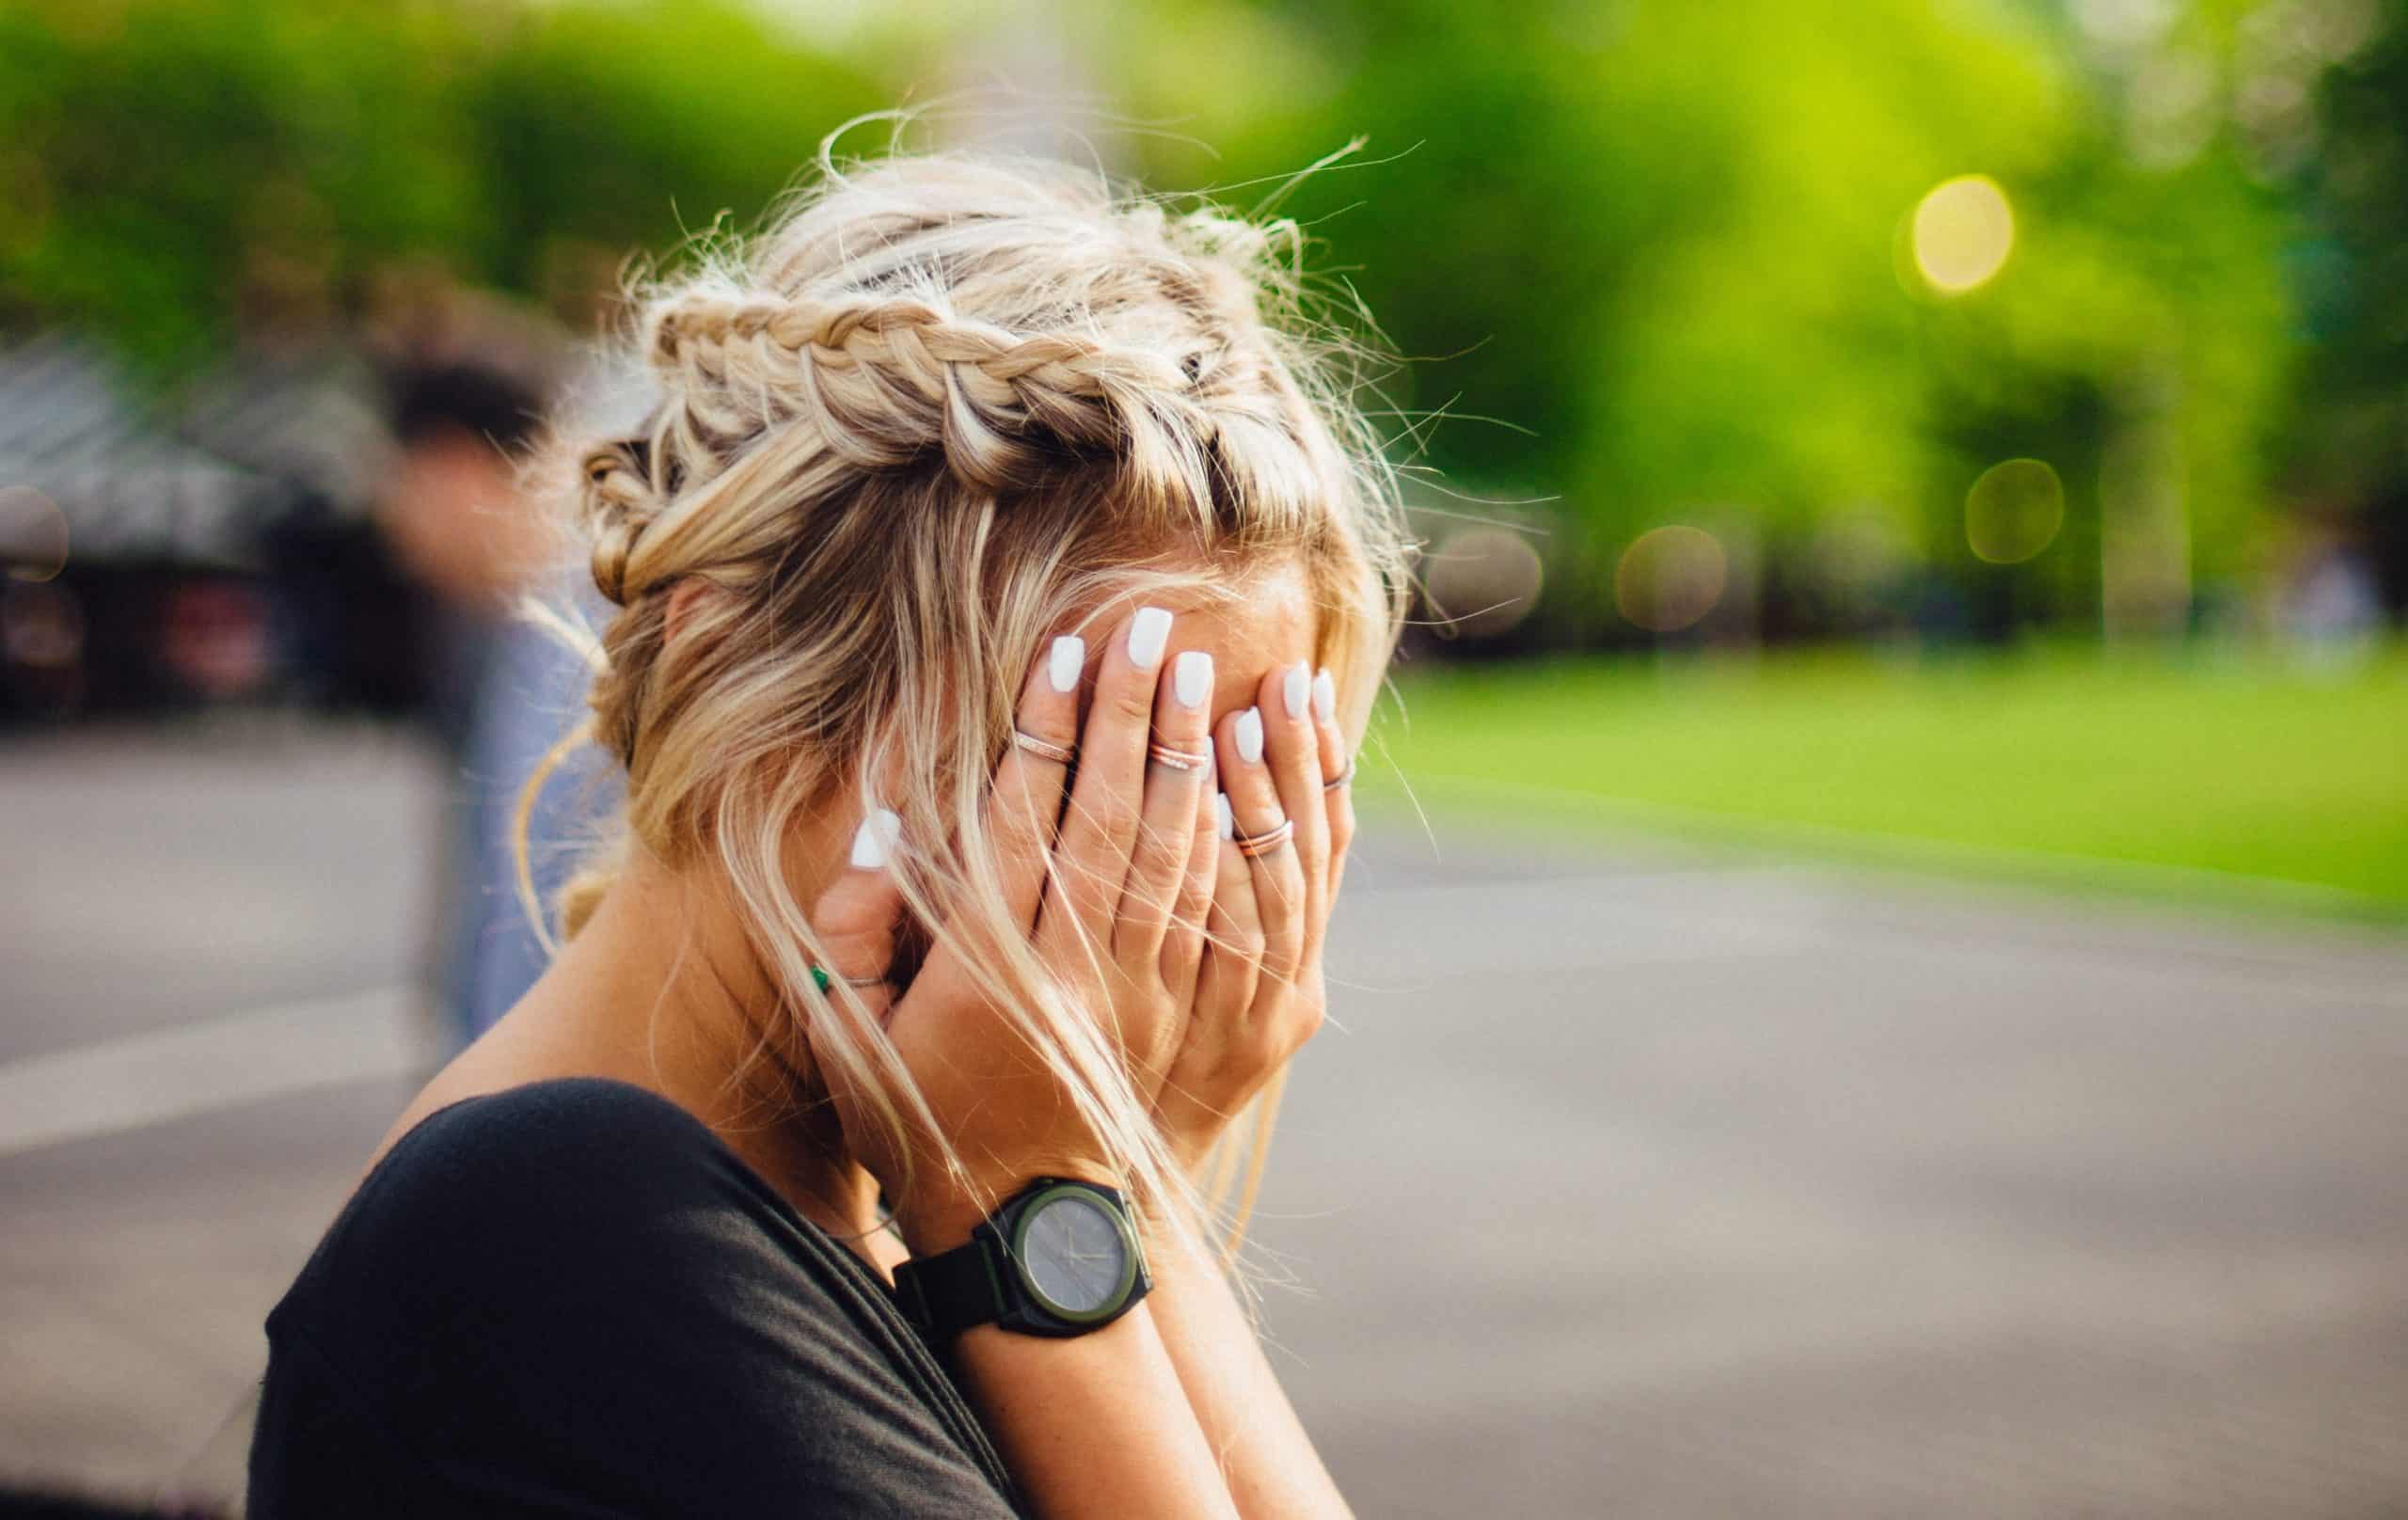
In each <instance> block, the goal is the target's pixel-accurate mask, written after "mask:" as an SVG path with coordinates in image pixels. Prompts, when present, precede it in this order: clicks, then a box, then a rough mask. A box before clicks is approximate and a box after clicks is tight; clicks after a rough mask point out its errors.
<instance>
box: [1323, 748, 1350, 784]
mask: <svg viewBox="0 0 2408 1520" xmlns="http://www.w3.org/2000/svg"><path fill="white" fill-rule="evenodd" d="M1354 780H1355V757H1354V756H1352V755H1349V756H1347V759H1346V768H1345V769H1343V770H1341V771H1339V773H1338V774H1337V775H1335V776H1332V777H1330V778H1329V780H1327V781H1325V782H1323V783H1322V784H1321V789H1322V790H1323V791H1324V792H1334V791H1336V790H1338V789H1339V787H1340V786H1346V785H1350V784H1353V783H1354Z"/></svg>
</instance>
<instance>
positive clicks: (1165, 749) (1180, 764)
mask: <svg viewBox="0 0 2408 1520" xmlns="http://www.w3.org/2000/svg"><path fill="white" fill-rule="evenodd" d="M1146 753H1147V754H1148V755H1149V756H1151V757H1152V759H1153V762H1154V763H1155V764H1156V765H1158V766H1164V767H1167V768H1170V769H1172V770H1196V769H1200V768H1203V767H1205V766H1208V765H1211V764H1212V752H1211V751H1209V750H1180V749H1175V748H1173V747H1172V746H1170V745H1167V744H1149V745H1147V746H1146Z"/></svg>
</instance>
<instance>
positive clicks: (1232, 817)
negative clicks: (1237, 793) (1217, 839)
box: [1212, 792, 1238, 839]
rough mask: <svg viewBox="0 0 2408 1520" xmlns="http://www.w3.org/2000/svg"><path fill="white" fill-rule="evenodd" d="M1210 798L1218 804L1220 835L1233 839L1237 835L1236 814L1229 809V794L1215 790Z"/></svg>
mask: <svg viewBox="0 0 2408 1520" xmlns="http://www.w3.org/2000/svg"><path fill="white" fill-rule="evenodd" d="M1212 800H1213V801H1214V802H1215V803H1217V804H1218V805H1219V812H1220V815H1221V817H1220V830H1221V837H1222V838H1224V839H1235V838H1236V837H1237V836H1238V815H1237V814H1236V813H1235V812H1233V811H1231V810H1230V807H1229V794H1228V793H1227V792H1215V793H1213V794H1212Z"/></svg>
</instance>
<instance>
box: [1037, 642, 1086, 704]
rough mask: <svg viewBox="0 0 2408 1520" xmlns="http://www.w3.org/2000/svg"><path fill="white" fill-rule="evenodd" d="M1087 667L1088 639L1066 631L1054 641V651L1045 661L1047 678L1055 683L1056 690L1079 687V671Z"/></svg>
mask: <svg viewBox="0 0 2408 1520" xmlns="http://www.w3.org/2000/svg"><path fill="white" fill-rule="evenodd" d="M1086 668H1087V641H1085V639H1082V638H1080V637H1079V636H1078V635H1077V634H1075V633H1066V634H1064V635H1062V637H1060V638H1059V639H1056V640H1054V653H1053V654H1052V656H1050V657H1048V658H1047V659H1046V662H1045V678H1046V679H1047V680H1049V681H1051V682H1053V683H1054V690H1056V691H1069V690H1074V689H1077V687H1078V684H1079V673H1080V672H1081V671H1084V670H1085V669H1086Z"/></svg>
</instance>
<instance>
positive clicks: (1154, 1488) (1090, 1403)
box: [954, 1295, 1239, 1520]
mask: <svg viewBox="0 0 2408 1520" xmlns="http://www.w3.org/2000/svg"><path fill="white" fill-rule="evenodd" d="M1152 1303H1153V1300H1152V1296H1151V1295H1149V1296H1148V1297H1147V1298H1145V1299H1142V1300H1140V1301H1139V1302H1138V1303H1137V1305H1136V1306H1135V1307H1133V1308H1132V1309H1131V1310H1130V1311H1129V1312H1128V1313H1127V1314H1124V1315H1122V1316H1121V1317H1120V1318H1119V1319H1117V1320H1115V1321H1114V1322H1112V1323H1110V1324H1108V1325H1106V1326H1104V1327H1103V1328H1102V1329H1101V1330H1097V1331H1094V1332H1092V1333H1090V1334H1087V1335H1084V1336H1076V1337H1072V1338H1067V1339H1050V1338H1045V1337H1040V1336H1027V1335H1020V1334H1017V1333H1015V1332H1013V1331H1009V1330H1005V1329H1002V1328H1000V1327H998V1326H995V1325H991V1324H986V1325H979V1326H976V1327H974V1328H973V1329H971V1330H968V1331H965V1332H964V1333H963V1334H962V1337H961V1338H960V1340H959V1341H958V1343H957V1345H956V1346H955V1348H954V1361H955V1365H956V1367H957V1368H958V1370H959V1371H960V1373H961V1376H962V1380H963V1382H964V1384H965V1385H966V1386H967V1390H968V1392H969V1394H970V1396H971V1399H972V1401H973V1402H974V1403H975V1404H976V1405H977V1406H978V1412H979V1415H980V1417H981V1418H982V1420H983V1421H984V1422H985V1424H986V1427H987V1431H988V1433H989V1434H990V1436H992V1437H993V1438H994V1442H995V1446H996V1449H998V1451H999V1452H1000V1453H1001V1454H1002V1456H1003V1458H1004V1462H1005V1465H1007V1466H1008V1467H1010V1469H1011V1471H1012V1476H1013V1477H1014V1478H1015V1479H1016V1480H1018V1481H1019V1483H1020V1485H1021V1489H1022V1493H1023V1494H1025V1495H1026V1496H1027V1498H1028V1500H1029V1502H1030V1504H1031V1505H1032V1506H1033V1507H1034V1509H1035V1511H1036V1512H1037V1513H1038V1514H1040V1515H1045V1516H1048V1517H1065V1516H1085V1515H1098V1516H1112V1517H1114V1520H1119V1517H1123V1516H1128V1515H1133V1514H1143V1515H1169V1516H1212V1517H1214V1520H1228V1517H1230V1516H1234V1515H1237V1514H1238V1513H1239V1512H1238V1511H1237V1510H1236V1509H1235V1508H1234V1507H1233V1505H1232V1502H1231V1499H1230V1496H1229V1491H1228V1484H1227V1483H1226V1482H1225V1481H1224V1480H1223V1479H1222V1477H1221V1475H1220V1473H1219V1472H1218V1471H1217V1470H1216V1469H1215V1467H1214V1465H1213V1461H1212V1448H1211V1447H1210V1446H1209V1445H1208V1444H1207V1443H1206V1440H1205V1436H1204V1433H1203V1431H1202V1429H1201V1427H1200V1426H1199V1424H1198V1422H1197V1419H1196V1414H1195V1412H1194V1411H1193V1410H1192V1409H1191V1408H1190V1407H1189V1404H1188V1401H1187V1397H1186V1395H1185V1393H1184V1392H1183V1389H1182V1385H1181V1384H1180V1376H1179V1373H1178V1371H1177V1370H1175V1369H1174V1368H1173V1366H1172V1364H1171V1360H1170V1357H1169V1354H1167V1352H1166V1351H1165V1350H1164V1343H1163V1338H1162V1336H1161V1335H1160V1333H1159V1332H1158V1330H1157V1328H1156V1323H1155V1320H1154V1317H1153V1314H1152V1312H1151V1309H1152Z"/></svg>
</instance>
